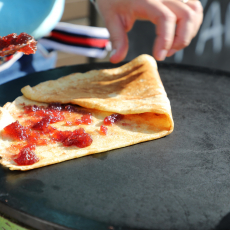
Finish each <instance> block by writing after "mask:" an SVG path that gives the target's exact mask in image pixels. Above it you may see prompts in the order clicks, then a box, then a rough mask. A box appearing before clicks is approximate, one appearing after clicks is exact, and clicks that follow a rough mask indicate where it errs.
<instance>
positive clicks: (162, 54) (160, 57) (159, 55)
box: [158, 50, 168, 61]
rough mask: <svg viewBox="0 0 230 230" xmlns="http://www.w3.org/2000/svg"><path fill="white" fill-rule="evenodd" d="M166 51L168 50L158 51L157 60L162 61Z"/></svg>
mask: <svg viewBox="0 0 230 230" xmlns="http://www.w3.org/2000/svg"><path fill="white" fill-rule="evenodd" d="M167 53H168V50H161V51H160V52H159V53H158V60H159V61H164V60H165V57H166V55H167Z"/></svg>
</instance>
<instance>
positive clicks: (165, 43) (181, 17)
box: [0, 0, 203, 84]
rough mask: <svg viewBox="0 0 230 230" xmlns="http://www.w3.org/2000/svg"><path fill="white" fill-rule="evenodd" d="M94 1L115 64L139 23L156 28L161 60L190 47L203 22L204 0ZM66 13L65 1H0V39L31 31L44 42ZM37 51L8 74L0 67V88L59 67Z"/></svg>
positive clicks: (156, 52)
mask: <svg viewBox="0 0 230 230" xmlns="http://www.w3.org/2000/svg"><path fill="white" fill-rule="evenodd" d="M95 1H96V2H95ZM94 2H95V5H96V8H97V9H98V11H99V13H100V15H101V16H102V18H103V20H104V22H105V26H106V27H107V29H108V31H109V33H110V40H111V42H112V48H113V50H112V52H111V57H110V61H111V62H112V63H118V62H120V61H122V60H124V58H125V56H126V54H127V51H128V37H127V32H128V31H130V30H131V28H132V26H133V24H134V22H135V21H136V20H138V19H140V20H149V21H151V22H152V23H154V24H155V25H156V34H157V37H156V39H155V43H154V47H153V56H154V57H155V58H156V60H159V61H161V60H164V59H165V57H166V56H167V57H168V56H171V55H173V54H174V53H175V52H176V51H178V50H180V49H183V48H184V47H186V46H188V45H189V43H190V42H191V40H192V38H193V37H194V36H195V35H196V34H197V32H198V30H199V27H200V25H201V22H202V18H203V9H202V5H201V3H200V2H199V0H189V1H188V0H94ZM63 9H64V0H49V1H47V0H39V1H31V0H23V1H20V3H19V1H18V0H11V1H8V0H0V16H1V17H0V20H1V21H2V23H0V36H5V35H7V34H10V33H14V32H15V33H18V34H19V33H20V32H26V33H28V34H30V35H32V36H34V37H35V39H39V38H41V37H42V36H44V35H46V34H48V33H49V32H50V31H51V30H52V29H53V28H54V26H55V24H56V23H57V22H58V21H59V20H60V18H61V15H62V13H63ZM14 11H15V13H14ZM16 11H17V12H16ZM3 22H7V23H3ZM140 45H141V44H140ZM39 50H40V51H39ZM38 51H39V52H36V54H35V55H29V56H26V55H24V56H22V57H20V59H19V61H17V62H15V63H14V64H13V65H11V66H10V68H7V69H6V68H5V67H4V66H3V64H5V66H9V65H6V64H8V63H3V64H2V65H1V64H0V84H2V83H4V82H6V81H9V80H13V79H15V78H18V77H21V76H23V75H26V74H28V73H32V72H35V71H41V70H45V69H48V68H51V67H54V62H55V60H56V59H55V56H54V55H51V54H49V53H47V54H46V52H44V50H43V49H42V48H40V49H38ZM48 60H50V61H48ZM0 62H1V60H0ZM2 62H4V60H3V61H2ZM37 63H38V64H37ZM49 63H50V64H49ZM48 64H49V65H48Z"/></svg>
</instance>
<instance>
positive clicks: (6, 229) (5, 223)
mask: <svg viewBox="0 0 230 230" xmlns="http://www.w3.org/2000/svg"><path fill="white" fill-rule="evenodd" d="M0 230H29V229H28V228H24V227H20V226H19V225H18V224H15V223H13V222H12V221H10V220H8V219H6V218H5V217H2V216H0Z"/></svg>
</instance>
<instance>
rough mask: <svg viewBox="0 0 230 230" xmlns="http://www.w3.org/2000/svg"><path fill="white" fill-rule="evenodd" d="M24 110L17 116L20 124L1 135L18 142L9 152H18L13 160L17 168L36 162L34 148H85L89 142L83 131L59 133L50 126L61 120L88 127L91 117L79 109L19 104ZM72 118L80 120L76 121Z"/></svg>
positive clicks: (52, 105)
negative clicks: (55, 145)
mask: <svg viewBox="0 0 230 230" xmlns="http://www.w3.org/2000/svg"><path fill="white" fill-rule="evenodd" d="M22 106H23V109H24V111H23V112H22V113H20V114H18V118H21V117H23V118H25V119H23V120H22V124H23V125H21V124H20V123H19V122H18V121H15V122H13V123H12V124H10V125H8V126H6V127H5V128H4V131H3V135H5V136H6V137H8V138H9V137H10V138H12V139H13V140H17V141H21V143H19V144H18V145H17V146H16V147H15V144H12V145H11V147H10V148H9V150H10V151H13V152H14V153H15V151H16V150H17V149H18V152H19V153H18V155H17V157H16V158H15V159H14V161H15V162H16V163H17V164H18V165H30V164H33V163H35V162H37V161H38V160H39V159H38V158H37V156H36V155H35V148H36V146H38V145H48V144H50V143H51V144H53V143H55V142H60V143H62V145H63V146H76V147H78V148H85V147H87V146H90V145H91V144H92V142H93V140H92V137H91V135H90V134H88V133H86V132H85V130H84V129H83V128H79V129H76V130H74V131H60V130H58V129H56V128H54V127H52V126H51V125H50V124H53V123H56V122H60V121H64V122H65V123H64V124H65V125H68V126H70V125H79V124H83V125H89V124H91V123H92V122H93V120H92V115H91V114H90V113H88V112H86V111H85V110H84V109H82V108H80V107H79V106H73V105H62V104H60V103H50V104H49V105H48V106H47V107H45V106H37V105H24V104H23V105H22ZM76 117H78V118H80V119H77V118H76Z"/></svg>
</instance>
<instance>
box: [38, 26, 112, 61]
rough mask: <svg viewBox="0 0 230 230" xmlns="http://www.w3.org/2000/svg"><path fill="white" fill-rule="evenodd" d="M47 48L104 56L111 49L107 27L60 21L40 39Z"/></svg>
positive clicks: (88, 55)
mask: <svg viewBox="0 0 230 230" xmlns="http://www.w3.org/2000/svg"><path fill="white" fill-rule="evenodd" d="M38 42H39V43H40V44H42V45H43V46H44V47H45V48H47V49H54V50H59V51H63V52H67V53H75V54H79V55H83V56H87V57H93V58H104V57H105V56H106V55H107V53H108V51H110V50H111V43H110V41H109V32H108V30H107V29H106V28H100V27H90V26H81V25H73V24H70V23H65V22H59V23H58V24H57V26H56V27H55V28H54V30H52V31H51V33H50V34H49V36H47V37H43V38H42V39H40V40H39V41H38Z"/></svg>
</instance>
